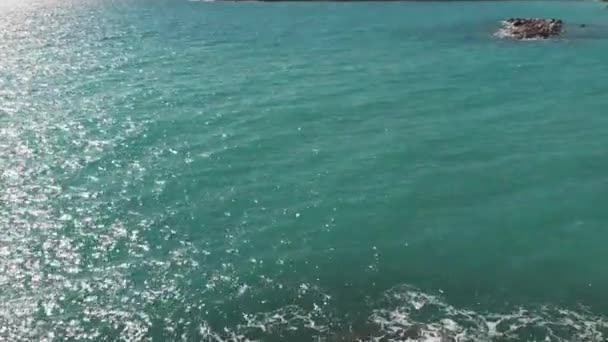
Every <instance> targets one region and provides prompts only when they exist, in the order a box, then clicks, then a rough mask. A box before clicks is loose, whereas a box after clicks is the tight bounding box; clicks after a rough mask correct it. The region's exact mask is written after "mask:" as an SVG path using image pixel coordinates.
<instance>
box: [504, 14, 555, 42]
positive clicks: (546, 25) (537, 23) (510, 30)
mask: <svg viewBox="0 0 608 342" xmlns="http://www.w3.org/2000/svg"><path fill="white" fill-rule="evenodd" d="M563 26H564V24H563V22H562V21H561V20H559V19H529V18H511V19H508V20H505V21H503V22H502V28H501V29H500V30H499V31H498V32H497V35H498V36H500V37H509V38H515V39H539V38H541V39H547V38H550V37H555V36H559V35H560V34H561V33H562V30H563Z"/></svg>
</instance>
